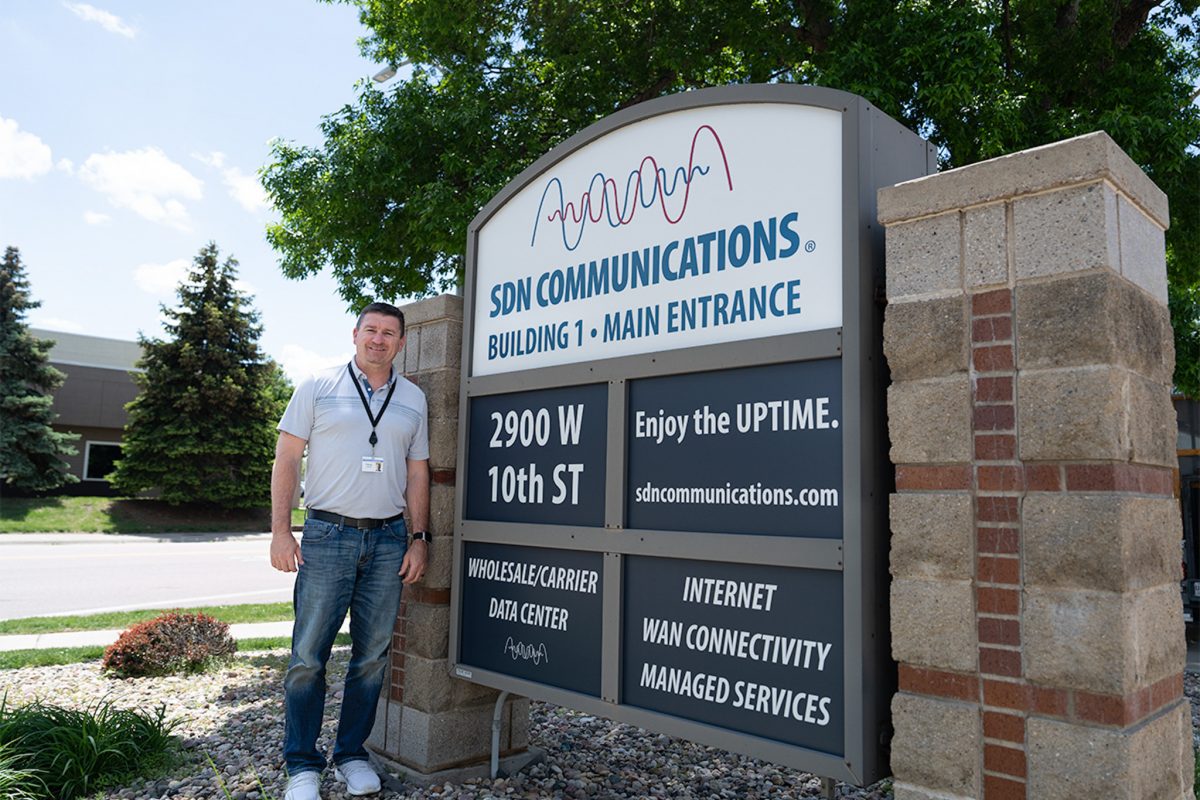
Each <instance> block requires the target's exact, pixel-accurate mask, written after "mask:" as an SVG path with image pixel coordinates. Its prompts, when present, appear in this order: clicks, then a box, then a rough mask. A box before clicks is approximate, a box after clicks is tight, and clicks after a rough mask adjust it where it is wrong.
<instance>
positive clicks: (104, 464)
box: [83, 442, 121, 481]
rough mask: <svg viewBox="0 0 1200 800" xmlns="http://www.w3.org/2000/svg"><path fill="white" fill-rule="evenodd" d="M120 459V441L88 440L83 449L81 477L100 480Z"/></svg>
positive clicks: (86, 479) (88, 479)
mask: <svg viewBox="0 0 1200 800" xmlns="http://www.w3.org/2000/svg"><path fill="white" fill-rule="evenodd" d="M120 460H121V443H120V442H88V443H87V448H86V449H85V450H84V451H83V479H84V480H85V481H102V480H104V476H106V475H108V473H110V472H112V471H113V467H114V466H116V464H117V462H118V461H120Z"/></svg>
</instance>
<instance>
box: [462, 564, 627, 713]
mask: <svg viewBox="0 0 1200 800" xmlns="http://www.w3.org/2000/svg"><path fill="white" fill-rule="evenodd" d="M463 550H464V553H465V559H466V562H465V563H464V564H463V571H462V574H463V589H462V619H461V625H460V627H459V631H460V634H459V644H460V648H459V660H460V662H461V663H463V664H465V665H469V666H473V667H479V668H482V669H488V670H492V671H493V672H500V673H503V674H505V675H511V676H513V677H516V678H524V679H526V680H530V681H537V682H538V683H544V684H547V685H549V686H558V687H559V688H562V689H569V690H571V691H574V692H582V693H584V694H590V695H593V696H595V697H599V696H600V661H601V657H600V616H601V594H600V592H601V589H600V587H601V585H602V577H603V572H604V557H603V555H602V554H600V553H587V552H581V551H578V550H550V549H547V548H541V547H518V546H515V545H500V544H484V543H481V542H464V543H463Z"/></svg>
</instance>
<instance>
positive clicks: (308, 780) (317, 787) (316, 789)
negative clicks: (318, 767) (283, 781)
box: [283, 770, 321, 800]
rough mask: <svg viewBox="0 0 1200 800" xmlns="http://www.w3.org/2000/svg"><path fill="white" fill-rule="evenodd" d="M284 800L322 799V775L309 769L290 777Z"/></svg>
mask: <svg viewBox="0 0 1200 800" xmlns="http://www.w3.org/2000/svg"><path fill="white" fill-rule="evenodd" d="M283 800H321V775H320V773H317V772H313V771H312V770H307V771H305V772H298V773H296V774H295V775H293V776H291V777H290V778H288V782H287V792H286V793H284V795H283Z"/></svg>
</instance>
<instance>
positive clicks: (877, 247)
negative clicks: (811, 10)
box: [449, 85, 936, 785]
mask: <svg viewBox="0 0 1200 800" xmlns="http://www.w3.org/2000/svg"><path fill="white" fill-rule="evenodd" d="M755 103H771V104H780V103H783V104H797V105H802V106H813V107H818V108H824V109H831V110H834V111H837V112H839V113H840V114H841V115H842V117H841V118H842V126H841V136H842V148H841V151H842V171H841V175H842V197H841V202H842V209H841V211H842V213H841V220H842V230H841V237H842V239H841V247H842V270H843V271H842V326H841V327H840V328H832V329H822V330H816V331H808V332H804V333H791V334H785V335H779V336H771V337H767V338H759V339H750V340H745V341H735V342H727V343H721V344H710V345H703V346H698V347H688V348H680V349H675V350H666V351H660V352H651V353H644V354H636V355H627V356H619V357H615V358H605V359H599V360H592V361H586V362H580V363H570V364H560V365H554V366H547V367H541V368H536V369H525V370H518V371H511V372H502V373H499V374H490V375H475V374H474V368H473V365H474V363H475V362H474V358H475V354H474V352H473V341H474V330H473V324H474V315H475V313H476V298H478V299H479V302H483V301H484V298H483V297H482V296H481V295H479V294H478V290H479V289H480V288H481V287H478V286H476V285H475V284H476V280H477V276H476V258H477V249H478V240H479V232H480V229H481V228H482V227H483V226H484V225H485V224H486V223H487V222H488V221H489V220H490V219H491V218H492V216H493V215H495V213H496V212H497V211H498V210H499V209H500V208H501V207H502V206H503V205H504V204H505V203H506V202H507V201H508V200H509V199H510V198H511V197H512V196H513V195H515V194H516V193H517V192H519V191H521V190H522V189H524V188H525V187H526V186H528V185H529V184H531V183H533V182H534V181H535V180H537V179H538V178H539V177H541V176H542V175H543V174H544V173H545V172H547V171H548V170H550V169H551V168H553V167H554V166H555V165H556V164H558V163H559V162H560V161H562V160H563V159H564V158H566V157H567V156H569V155H571V154H573V153H575V152H576V151H577V150H580V149H581V148H583V147H585V146H587V145H589V144H591V143H592V142H593V141H595V140H597V139H599V138H600V137H602V136H605V135H606V134H609V133H612V132H613V131H616V130H618V129H620V128H623V127H625V126H627V125H631V124H634V123H638V122H642V121H644V120H647V119H650V118H652V117H656V116H659V115H663V114H669V113H671V112H675V111H680V110H684V109H696V108H703V107H707V106H731V105H738V104H755ZM934 171H936V149H935V148H934V147H933V146H932V145H930V144H929V143H927V142H925V141H924V140H923V139H921V138H920V137H918V136H917V135H916V134H914V133H912V132H911V131H909V130H907V129H906V128H904V127H903V126H901V125H900V124H899V123H898V122H896V121H895V120H893V119H891V118H890V117H888V116H886V115H885V114H883V113H882V112H881V111H879V109H877V108H875V107H874V106H873V105H871V104H870V103H869V102H867V101H866V100H864V99H863V98H861V97H858V96H856V95H852V94H849V93H846V92H841V91H838V90H833V89H826V88H821V87H811V86H795V85H740V86H726V87H718V88H713V89H703V90H698V91H691V92H685V93H682V94H676V95H672V96H668V97H664V98H660V99H657V100H652V101H649V102H646V103H642V104H639V105H636V106H632V107H629V108H626V109H624V110H622V111H619V112H617V113H615V114H613V115H611V116H609V117H607V118H605V119H603V120H600V121H599V122H597V123H595V124H594V125H592V126H590V127H588V128H586V129H585V130H583V131H581V132H579V133H577V134H575V135H574V136H572V137H570V138H569V139H567V140H566V141H564V142H563V143H562V144H560V145H558V146H557V147H555V148H554V149H553V150H551V151H550V152H549V153H547V154H546V155H544V156H543V157H541V158H540V159H538V160H537V161H536V162H535V163H534V164H532V165H531V166H530V167H528V168H527V169H525V170H524V171H523V172H522V173H521V174H520V175H518V176H517V177H516V178H514V179H513V181H512V182H511V183H509V184H508V186H506V187H505V188H504V189H503V190H502V191H501V192H500V193H499V194H497V195H496V196H495V197H494V198H493V199H492V200H491V201H490V202H489V203H488V204H487V205H486V206H485V207H484V208H483V209H482V210H481V211H480V212H479V214H478V215H477V216H476V217H475V219H474V220H473V221H472V222H471V224H470V227H469V230H468V236H467V261H466V278H465V283H464V301H465V302H464V323H463V324H464V331H463V352H462V365H463V370H462V380H461V385H460V389H461V391H460V397H459V404H460V405H459V420H460V429H459V441H458V465H459V468H458V476H459V477H458V481H457V487H456V494H455V530H454V552H453V562H452V563H453V567H452V569H453V580H452V584H451V585H452V591H451V614H450V643H449V664H450V672H451V674H452V675H453V676H455V677H458V678H463V679H467V680H470V681H473V682H476V683H479V684H482V685H485V686H489V687H492V688H494V689H499V690H505V691H510V692H514V693H517V694H521V695H524V696H527V697H531V698H535V699H539V700H545V701H548V702H553V703H556V704H559V705H563V706H567V707H571V708H575V709H579V710H581V711H584V712H586V713H590V714H596V715H598V716H603V717H607V718H610V719H614V720H617V721H620V722H625V723H629V724H633V725H639V726H642V727H645V728H647V729H650V730H653V731H657V732H661V733H664V734H667V735H671V736H677V737H681V738H685V739H689V740H693V741H697V742H701V743H703V744H708V745H712V746H716V747H721V748H724V749H727V750H731V751H734V752H739V753H744V754H747V755H751V756H754V757H758V758H763V759H766V760H769V761H772V762H776V763H780V764H784V765H787V766H791V767H795V768H799V769H803V770H806V771H809V772H812V773H814V774H817V775H823V776H828V777H832V778H836V779H839V780H843V781H848V782H851V783H856V784H860V785H862V784H866V783H871V782H873V781H875V780H878V779H880V778H882V777H885V776H886V775H887V774H889V767H888V754H887V742H888V740H889V739H890V725H891V723H890V718H891V713H890V701H891V697H892V694H893V692H894V691H895V687H896V667H895V663H894V662H893V661H892V659H891V654H890V637H889V631H888V574H887V567H888V544H889V528H888V511H887V503H888V495H889V494H890V492H891V491H892V489H893V487H894V475H893V471H892V467H891V464H890V462H889V460H888V450H887V448H888V441H887V428H886V402H885V394H884V390H885V387H886V386H887V383H888V374H887V370H886V365H885V362H884V359H883V354H882V333H881V331H882V315H883V314H882V306H883V300H882V298H883V296H884V294H883V280H884V273H883V254H884V246H883V228H882V226H881V225H879V224H878V223H877V222H876V220H875V197H876V191H877V190H878V189H879V188H881V187H884V186H890V185H892V184H894V183H898V182H900V181H903V180H908V179H912V178H916V177H921V176H923V175H927V174H930V173H932V172H934ZM828 358H839V359H841V372H842V397H843V402H844V405H843V409H842V414H843V416H842V456H843V458H842V484H841V486H842V509H843V522H842V538H841V539H821V538H800V537H783V536H766V535H752V534H722V533H706V532H686V531H684V532H680V531H652V530H640V529H630V528H626V527H624V521H625V519H626V508H625V499H626V495H625V486H624V477H625V465H626V452H625V450H626V443H627V437H626V436H625V431H626V423H627V420H626V418H625V411H626V403H627V396H628V383H629V382H630V381H633V380H637V379H639V378H646V377H660V376H669V375H676V374H683V373H691V372H709V371H717V370H722V369H733V368H738V367H746V366H756V365H766V364H778V363H786V362H794V361H807V360H812V359H828ZM584 384H607V386H608V431H609V435H608V440H607V445H606V446H607V453H606V462H605V463H606V481H605V487H606V488H605V502H604V508H605V512H604V527H602V528H597V527H580V526H569V525H548V524H527V523H515V522H484V521H478V520H471V519H466V518H465V516H464V511H465V498H466V491H467V487H466V485H465V484H466V480H465V476H466V473H467V461H466V459H467V454H468V450H467V447H468V437H469V436H470V433H471V432H470V430H469V429H468V428H469V419H470V403H471V399H472V398H474V397H480V396H485V395H493V394H506V393H516V392H524V391H530V390H536V389H542V388H556V387H564V386H577V385H584ZM465 542H482V543H498V544H508V545H519V546H529V547H542V548H556V549H566V550H585V551H592V552H598V553H601V554H603V564H604V569H603V573H602V575H601V591H602V609H603V611H602V630H601V632H600V635H601V637H602V641H601V653H602V664H601V696H600V697H598V698H597V697H593V696H590V695H586V694H580V693H578V692H573V691H567V690H564V689H560V688H556V687H553V686H549V685H546V684H542V683H538V682H534V681H529V680H525V679H521V678H516V677H513V676H510V675H506V674H503V673H500V672H495V671H491V670H487V669H481V668H479V667H478V666H477V665H473V664H469V663H463V662H461V661H460V653H461V647H460V635H461V633H462V623H461V619H460V615H461V613H462V592H463V580H464V577H465V576H464V568H463V559H464V547H465ZM627 555H637V556H658V557H664V558H676V559H691V560H701V561H714V562H726V563H741V564H760V565H761V564H770V565H777V566H785V567H799V568H806V569H818V570H833V571H838V572H840V573H841V574H842V591H843V597H842V604H843V609H844V613H843V623H842V635H843V640H842V641H843V647H844V658H843V684H842V685H843V687H844V690H843V692H844V693H843V698H842V700H843V705H842V708H843V712H844V719H845V724H844V741H843V743H842V744H843V747H842V750H841V753H840V754H831V753H828V752H823V751H819V750H813V749H807V748H803V747H798V746H795V745H792V744H788V743H785V742H782V741H777V740H774V739H768V738H763V737H760V736H755V735H751V734H746V733H741V732H737V731H733V730H730V729H727V728H722V727H719V726H716V725H711V724H706V723H702V722H697V721H694V720H690V719H686V718H682V717H676V716H671V715H668V714H664V713H660V712H655V711H648V710H645V709H642V708H639V707H634V706H629V705H623V704H622V703H621V696H622V695H621V687H620V679H621V674H620V670H621V663H622V652H621V647H622V643H621V639H622V625H623V621H622V618H621V616H622V608H621V600H622V596H623V582H622V575H623V570H622V558H623V557H625V556H627Z"/></svg>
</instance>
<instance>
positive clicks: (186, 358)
mask: <svg viewBox="0 0 1200 800" xmlns="http://www.w3.org/2000/svg"><path fill="white" fill-rule="evenodd" d="M219 256H220V253H219V251H218V249H217V245H216V244H215V243H209V244H208V245H206V246H205V247H203V248H202V249H201V250H200V253H199V255H197V256H196V258H195V259H194V261H193V264H192V269H191V272H190V273H189V275H188V278H187V280H186V281H185V282H184V283H182V284H181V285H180V287H179V290H178V295H179V307H178V308H176V309H167V308H166V307H164V308H163V312H164V313H165V314H166V316H167V317H168V319H169V320H170V322H168V323H167V324H166V325H165V327H166V330H167V333H168V334H169V336H170V338H169V339H167V340H162V339H150V338H147V337H145V336H142V337H140V339H139V340H140V342H141V345H142V349H143V351H144V353H145V355H144V356H143V357H142V359H141V361H139V362H138V366H140V367H142V369H143V370H144V372H142V373H141V374H139V375H138V376H137V383H138V387H139V389H140V393H139V394H138V397H137V399H135V400H134V401H133V402H132V403H130V404H129V406H128V409H129V419H128V421H127V422H126V425H125V436H124V442H123V445H124V446H123V451H122V456H121V460H120V461H119V462H117V468H116V471H115V472H114V473H113V474H112V475H111V476H110V477H109V480H110V482H111V483H112V485H113V486H114V487H115V488H116V489H117V490H118V491H119V492H122V493H123V494H127V495H135V494H139V493H141V492H146V491H152V490H157V491H158V492H159V496H160V497H161V498H162V499H163V500H165V501H167V502H168V503H171V504H173V505H178V504H182V503H209V504H213V505H217V506H221V507H224V508H252V507H256V506H265V505H267V504H268V503H269V502H270V482H271V461H272V459H273V457H274V449H275V423H276V422H278V420H279V416H280V415H281V413H282V405H281V400H280V398H281V397H282V396H283V395H285V394H286V392H287V391H288V388H287V386H286V378H283V376H282V372H281V371H280V369H279V367H278V365H277V364H275V362H273V361H271V360H270V359H268V358H266V357H265V356H264V354H263V352H262V350H261V349H260V348H259V346H258V337H259V335H260V333H261V332H262V328H261V326H260V325H259V324H258V313H257V312H256V311H254V310H253V308H252V307H251V305H250V299H249V298H248V297H247V296H246V295H245V294H243V293H242V292H241V291H239V290H238V289H237V287H236V286H235V281H236V279H237V261H236V260H234V259H233V258H226V259H225V261H224V262H223V263H222V262H220V260H219ZM282 402H284V403H286V399H285V400H283V401H282Z"/></svg>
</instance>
